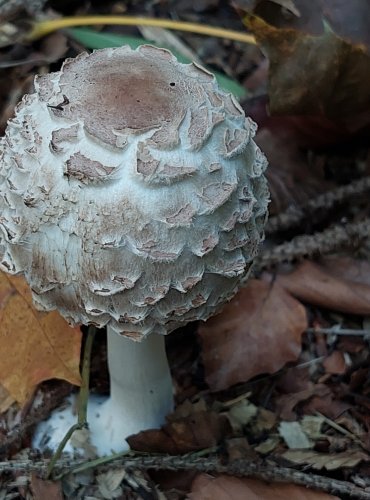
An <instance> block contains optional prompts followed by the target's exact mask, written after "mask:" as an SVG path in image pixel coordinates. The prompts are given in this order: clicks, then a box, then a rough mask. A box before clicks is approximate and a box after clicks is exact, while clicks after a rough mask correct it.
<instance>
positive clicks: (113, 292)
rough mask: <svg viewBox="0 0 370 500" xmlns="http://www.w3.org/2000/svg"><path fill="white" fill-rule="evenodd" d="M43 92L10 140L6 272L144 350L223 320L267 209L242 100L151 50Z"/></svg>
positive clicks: (104, 54)
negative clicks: (195, 325)
mask: <svg viewBox="0 0 370 500" xmlns="http://www.w3.org/2000/svg"><path fill="white" fill-rule="evenodd" d="M35 89H36V92H35V93H34V94H31V95H27V96H25V97H24V98H23V100H22V102H21V103H20V104H19V105H18V106H17V109H16V116H15V118H14V119H13V120H11V121H10V122H9V124H8V127H7V130H6V133H5V137H4V138H3V139H2V140H1V143H0V214H1V216H0V268H2V269H3V270H5V271H7V272H11V273H23V274H24V275H25V276H26V279H27V280H28V282H29V283H30V286H31V288H32V292H33V296H34V300H35V302H36V303H37V305H38V306H39V307H40V308H42V309H44V310H51V309H58V310H59V311H60V312H61V314H62V315H63V316H65V317H66V318H67V319H68V320H69V321H70V322H71V323H85V324H87V323H93V324H96V325H98V326H104V325H106V324H109V325H110V326H111V327H112V328H113V329H115V330H116V331H118V332H121V333H123V334H124V335H127V336H132V337H134V338H136V339H140V338H141V337H142V336H145V335H148V334H149V333H151V332H156V333H168V332H170V331H172V330H173V329H175V328H177V327H178V326H181V325H183V324H186V323H187V322H189V321H193V320H196V319H203V320H204V319H207V318H208V317H209V316H210V315H212V314H214V313H215V312H216V311H217V310H218V309H219V307H220V306H222V304H223V303H225V301H226V300H229V299H230V298H231V297H232V295H233V294H234V293H235V292H236V290H237V288H238V286H239V285H240V283H241V282H242V280H243V279H244V278H245V276H246V275H247V273H248V270H249V268H250V265H251V262H252V259H253V257H254V256H255V254H256V252H257V247H258V244H259V242H260V241H261V239H262V238H263V225H264V221H265V219H266V212H267V203H268V191H267V186H266V181H265V178H264V175H263V172H264V169H265V167H266V160H265V157H264V155H263V154H262V153H261V151H260V150H259V148H258V147H257V146H256V144H255V142H254V141H253V136H254V133H255V129H256V127H255V125H254V123H253V122H252V121H251V120H250V119H248V118H246V117H245V116H244V113H243V110H242V109H241V107H240V106H239V104H238V103H237V102H236V100H235V99H234V98H233V97H232V96H231V95H230V94H227V93H225V92H223V91H222V90H221V89H219V88H218V86H217V83H216V81H215V78H214V77H213V75H211V74H210V73H208V71H206V70H204V69H203V68H200V67H198V66H197V65H195V64H181V63H179V62H177V60H176V59H175V58H174V57H173V56H172V54H170V53H169V52H168V51H166V50H164V49H158V48H155V47H151V46H142V47H140V48H138V49H137V50H131V49H130V48H129V47H120V48H116V49H104V50H100V51H96V52H94V53H93V54H90V55H87V54H82V55H80V56H78V57H77V58H76V59H69V60H67V61H66V62H65V63H64V65H63V67H62V69H61V71H60V72H57V73H51V74H48V75H44V76H41V77H39V78H37V80H36V82H35Z"/></svg>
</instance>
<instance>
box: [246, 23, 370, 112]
mask: <svg viewBox="0 0 370 500" xmlns="http://www.w3.org/2000/svg"><path fill="white" fill-rule="evenodd" d="M243 22H244V23H245V24H246V26H247V27H248V28H249V29H250V30H251V31H252V33H253V34H254V35H255V37H256V39H257V42H258V44H259V45H260V46H261V47H262V49H263V50H264V52H265V54H266V55H267V56H268V58H269V61H270V71H269V96H270V111H271V113H272V114H309V115H315V114H319V115H321V114H323V115H325V116H329V117H347V116H350V115H354V114H355V113H359V112H363V111H365V110H368V109H369V108H370V94H369V91H368V81H369V79H370V56H369V54H368V52H367V50H366V48H365V47H364V46H363V45H360V44H358V45H354V44H351V43H350V42H348V41H346V40H344V39H342V38H340V37H339V36H337V35H335V34H334V33H333V32H332V31H331V30H330V28H329V27H327V28H326V30H325V32H324V33H323V34H322V35H319V36H313V35H308V34H305V33H303V32H300V31H296V30H294V29H292V28H276V27H274V26H272V25H270V24H268V23H266V22H265V21H264V20H263V19H261V18H259V17H256V16H253V15H246V16H245V17H243Z"/></svg>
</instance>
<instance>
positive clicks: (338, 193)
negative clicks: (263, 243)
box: [266, 176, 370, 234]
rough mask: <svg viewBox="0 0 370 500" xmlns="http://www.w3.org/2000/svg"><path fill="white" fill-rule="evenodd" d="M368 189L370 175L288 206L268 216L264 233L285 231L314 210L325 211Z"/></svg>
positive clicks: (369, 186) (369, 187) (369, 188)
mask: <svg viewBox="0 0 370 500" xmlns="http://www.w3.org/2000/svg"><path fill="white" fill-rule="evenodd" d="M369 190H370V176H368V177H362V178H361V179H357V180H355V181H353V182H351V183H350V184H347V185H346V186H340V187H338V188H336V189H333V190H331V191H328V192H326V193H323V194H321V195H319V196H317V197H316V198H312V199H311V200H309V201H308V202H307V204H306V205H304V206H294V207H289V208H288V209H287V210H286V211H284V212H282V213H280V214H278V215H275V216H274V217H270V219H269V221H268V222H267V225H266V234H272V233H276V232H278V231H285V230H287V229H290V228H292V227H294V226H297V225H298V224H300V223H301V222H302V221H303V220H304V219H306V218H307V217H308V216H310V215H312V214H314V213H315V212H319V211H322V213H327V211H328V210H330V209H331V208H333V207H334V206H335V205H336V204H338V203H343V202H344V201H346V200H347V199H348V198H351V197H354V196H360V195H362V194H364V193H366V192H367V191H369Z"/></svg>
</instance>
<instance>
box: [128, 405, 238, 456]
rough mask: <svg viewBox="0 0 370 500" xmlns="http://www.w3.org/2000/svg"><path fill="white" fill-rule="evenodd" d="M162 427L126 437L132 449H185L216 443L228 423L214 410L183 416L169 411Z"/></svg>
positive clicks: (227, 428) (208, 446)
mask: <svg viewBox="0 0 370 500" xmlns="http://www.w3.org/2000/svg"><path fill="white" fill-rule="evenodd" d="M168 419H169V421H168V422H167V423H166V424H165V425H164V426H163V427H162V429H150V430H147V431H142V432H139V434H135V435H133V436H131V437H129V438H128V439H127V441H128V443H129V445H130V447H131V448H132V449H133V450H136V451H143V452H155V453H170V454H173V455H176V454H181V453H188V452H190V451H196V450H202V449H204V448H211V447H213V446H216V445H217V444H218V443H219V441H220V440H221V439H224V438H225V437H226V436H227V435H228V434H230V431H231V427H230V424H229V422H228V420H227V418H226V416H224V415H219V414H218V413H216V412H214V411H195V412H194V413H191V414H189V415H187V416H186V417H177V416H176V413H175V414H173V415H171V416H170V417H169V418H168Z"/></svg>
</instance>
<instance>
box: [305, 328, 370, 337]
mask: <svg viewBox="0 0 370 500" xmlns="http://www.w3.org/2000/svg"><path fill="white" fill-rule="evenodd" d="M306 333H321V334H322V335H348V336H353V337H367V336H370V330H361V329H358V330H355V329H353V328H340V327H338V326H332V327H330V328H317V327H313V328H306Z"/></svg>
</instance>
